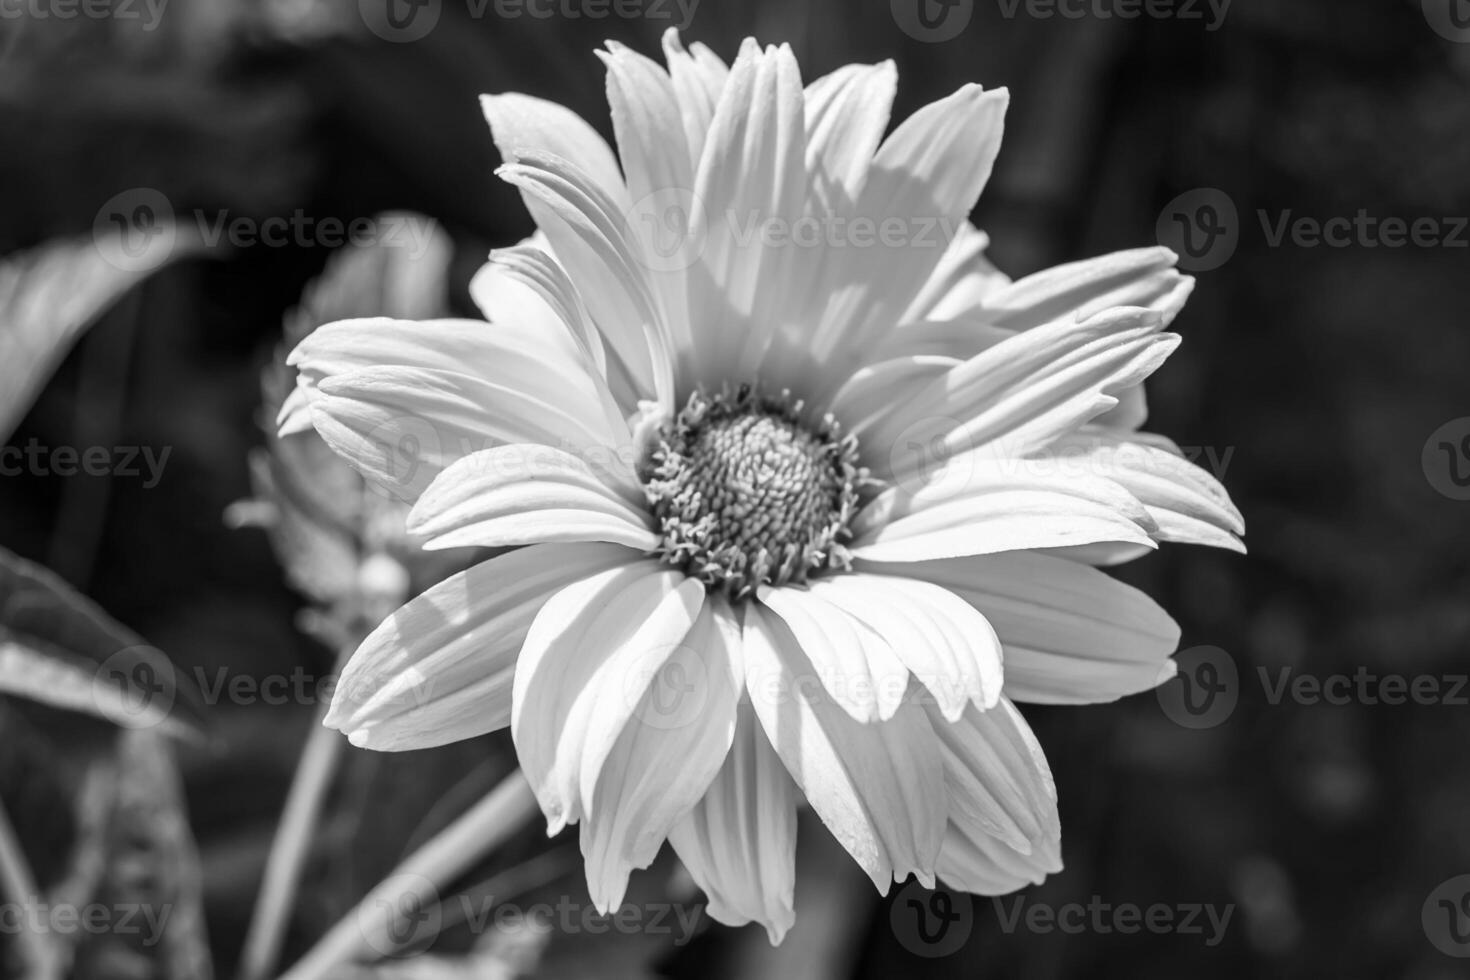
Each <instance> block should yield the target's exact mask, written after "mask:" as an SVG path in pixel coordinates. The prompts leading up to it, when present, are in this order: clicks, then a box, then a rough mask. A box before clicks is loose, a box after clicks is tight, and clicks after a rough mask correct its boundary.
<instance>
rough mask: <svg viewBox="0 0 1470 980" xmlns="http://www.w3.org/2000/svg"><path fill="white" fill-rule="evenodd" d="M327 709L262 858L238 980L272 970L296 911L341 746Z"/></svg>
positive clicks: (319, 714) (257, 978)
mask: <svg viewBox="0 0 1470 980" xmlns="http://www.w3.org/2000/svg"><path fill="white" fill-rule="evenodd" d="M326 711H327V705H326V704H322V705H321V706H319V707H318V708H317V711H316V715H315V717H314V719H313V722H312V727H311V732H310V734H309V735H307V738H306V748H304V749H303V750H302V752H301V759H300V761H299V762H298V763H297V765H296V775H295V776H294V777H292V780H291V790H290V792H289V793H288V794H287V796H286V806H285V809H284V810H282V812H281V823H280V826H279V827H278V828H277V829H276V836H275V839H274V840H273V841H272V842H271V850H270V856H269V857H268V858H266V862H265V873H264V875H263V877H262V879H261V885H260V893H259V894H258V895H257V896H256V900H255V912H254V914H253V915H252V916H251V919H250V930H249V932H247V933H246V936H245V947H244V952H243V953H241V956H240V968H239V971H238V972H237V974H236V975H237V976H238V978H239V980H266V978H267V977H269V976H270V975H271V974H272V973H273V972H274V971H275V968H276V961H277V959H279V957H280V955H281V943H282V941H283V940H284V939H285V936H286V927H287V926H288V925H289V924H290V921H291V911H292V909H293V908H295V905H296V889H297V886H298V885H300V883H301V875H302V873H303V872H304V871H305V869H306V855H307V853H308V852H309V851H310V849H311V844H312V840H313V839H314V838H315V836H316V825H317V818H318V817H319V816H320V814H321V809H322V802H323V801H324V800H325V799H326V795H327V789H328V787H330V786H331V783H332V777H333V776H334V775H335V774H336V772H337V763H338V760H339V759H341V758H342V746H343V744H344V742H345V740H344V739H343V737H342V735H341V733H340V732H336V731H333V730H332V729H330V728H327V727H326V726H325V725H323V724H322V719H323V718H324V717H325V716H326Z"/></svg>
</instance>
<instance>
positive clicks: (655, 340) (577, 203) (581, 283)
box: [496, 152, 673, 407]
mask: <svg viewBox="0 0 1470 980" xmlns="http://www.w3.org/2000/svg"><path fill="white" fill-rule="evenodd" d="M496 173H497V174H498V175H499V176H500V177H501V178H502V179H504V180H505V181H507V182H508V183H511V184H514V185H515V186H517V187H519V188H520V189H521V191H522V192H523V196H524V198H525V200H526V206H527V208H528V209H529V210H530V212H531V216H532V217H534V218H535V219H536V224H537V226H538V227H539V228H540V229H541V230H542V231H544V232H545V233H546V237H547V238H548V239H549V240H550V242H551V246H552V248H553V249H554V250H555V252H556V258H557V261H558V262H560V263H561V264H562V266H563V267H565V269H566V270H567V275H568V277H569V278H570V279H571V281H572V282H574V283H576V285H577V288H578V291H579V293H580V295H581V297H582V300H583V302H584V303H585V304H586V305H587V309H588V310H589V311H590V312H591V314H592V318H593V320H594V321H595V322H596V324H597V326H598V328H599V329H600V330H601V331H602V333H603V335H604V336H605V337H606V338H607V339H608V342H609V344H611V345H612V348H613V350H614V351H615V352H616V353H617V354H618V356H619V358H620V359H621V360H622V362H623V364H624V366H625V367H626V369H627V370H628V372H629V373H630V375H631V376H632V377H633V378H634V380H635V381H636V382H637V384H638V385H639V391H640V392H641V393H642V394H643V395H644V396H645V397H655V396H656V397H657V398H658V399H659V401H660V403H661V404H664V405H665V406H666V407H667V406H668V405H671V404H672V400H673V377H672V371H673V367H672V362H671V360H670V357H671V353H670V340H669V331H668V327H667V325H666V323H665V322H664V311H663V308H662V305H661V303H660V302H659V299H658V297H657V295H656V293H655V289H654V287H653V285H652V283H651V282H650V279H649V272H650V269H649V263H648V260H647V258H646V257H645V256H644V255H643V253H642V251H641V246H640V244H639V240H638V239H637V238H636V236H633V235H631V234H630V232H629V229H628V222H629V221H630V220H631V219H632V218H633V213H632V210H631V204H630V203H629V202H627V201H626V200H625V199H624V200H619V199H618V198H616V197H613V196H610V195H609V194H607V193H606V192H604V191H603V190H602V188H600V187H599V186H598V185H597V184H596V182H595V181H593V180H591V179H590V178H589V177H588V176H587V175H586V174H585V173H583V172H582V171H581V170H579V169H578V168H577V167H576V166H575V165H574V164H572V163H570V162H569V161H567V160H564V159H562V158H560V157H556V156H552V155H548V154H544V153H539V152H536V153H533V152H522V153H521V154H520V155H519V158H518V159H517V161H516V162H514V163H507V164H504V165H502V166H501V167H500V169H499V170H497V171H496Z"/></svg>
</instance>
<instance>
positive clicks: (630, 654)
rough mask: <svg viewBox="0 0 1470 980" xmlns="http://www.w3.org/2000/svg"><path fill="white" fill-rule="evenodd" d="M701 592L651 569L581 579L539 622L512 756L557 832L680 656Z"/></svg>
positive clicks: (517, 709)
mask: <svg viewBox="0 0 1470 980" xmlns="http://www.w3.org/2000/svg"><path fill="white" fill-rule="evenodd" d="M703 604H704V586H703V585H701V584H700V583H699V582H697V581H695V580H694V579H691V578H686V577H685V576H684V575H683V574H682V573H680V572H675V571H669V570H667V569H665V568H663V567H661V566H659V565H658V564H657V563H655V562H652V561H640V562H637V563H636V564H633V565H629V566H625V567H623V568H617V569H613V570H611V571H607V572H603V573H600V574H596V575H591V576H588V577H586V578H584V579H582V580H581V581H578V582H575V583H574V584H572V585H569V586H567V587H566V588H563V589H562V590H561V591H560V592H558V593H557V594H556V595H554V596H553V597H552V598H551V599H550V600H549V601H548V602H547V603H546V604H545V605H544V606H542V608H541V612H540V613H539V614H538V615H537V616H536V620H535V622H533V623H532V624H531V629H530V632H529V633H528V634H527V636H526V642H525V645H524V647H523V648H522V650H521V657H520V660H519V662H518V663H517V664H516V676H515V687H514V691H513V705H512V710H511V732H512V734H513V735H514V736H515V745H516V754H517V755H518V756H519V757H520V762H521V768H522V769H523V770H524V771H525V773H526V778H527V779H528V780H529V781H530V783H531V787H532V788H533V789H534V790H535V791H536V798H537V800H538V801H539V802H540V803H541V809H542V811H543V812H544V813H545V814H546V820H547V824H548V830H549V832H550V833H553V834H554V833H556V832H558V831H560V830H561V828H562V827H563V826H565V825H566V824H568V823H572V822H575V821H577V820H579V819H581V817H582V815H583V813H584V809H583V799H582V789H581V787H582V786H583V785H584V784H585V783H586V782H587V781H588V780H587V779H586V774H589V773H590V774H591V778H593V779H595V778H596V774H597V773H598V772H600V771H601V769H602V764H603V761H604V760H605V759H606V758H607V756H608V753H610V752H611V751H612V748H613V744H614V743H615V742H616V741H617V738H618V735H619V734H620V733H621V732H622V730H623V727H624V726H625V725H626V724H627V722H628V719H629V718H630V717H631V716H632V714H633V712H634V710H635V709H636V708H637V706H638V703H639V701H640V699H641V698H642V695H643V692H644V691H645V690H646V689H647V685H648V682H649V680H650V678H652V677H653V676H654V674H655V673H656V672H657V671H658V669H659V668H660V667H661V666H662V665H663V664H664V662H665V661H666V660H668V659H669V657H670V656H671V655H673V653H674V652H675V650H677V649H678V647H679V645H680V644H681V643H682V642H683V641H684V638H685V637H686V636H687V635H688V633H689V628H690V627H691V626H693V625H694V622H695V620H696V619H697V617H698V615H699V611H700V608H701V606H702V605H703Z"/></svg>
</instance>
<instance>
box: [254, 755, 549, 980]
mask: <svg viewBox="0 0 1470 980" xmlns="http://www.w3.org/2000/svg"><path fill="white" fill-rule="evenodd" d="M539 813H540V810H539V808H538V807H537V804H536V797H535V796H534V795H533V794H532V792H531V787H530V784H528V783H527V782H526V780H525V777H524V776H522V775H521V771H520V770H519V769H517V770H515V771H514V772H512V773H511V774H510V775H509V776H507V777H506V778H505V779H504V780H503V781H502V782H501V784H500V785H499V786H497V787H495V789H493V790H491V791H490V793H488V794H487V795H486V796H485V798H484V799H482V800H481V801H480V802H479V803H477V804H475V805H474V806H473V807H471V808H470V809H469V810H467V811H466V812H465V813H464V814H463V815H462V816H460V817H459V819H457V820H455V821H454V823H452V824H450V825H449V826H448V827H446V828H444V830H442V831H440V832H439V833H438V834H437V835H435V836H434V837H433V838H432V839H430V840H429V842H428V843H426V844H424V846H423V847H420V848H419V849H418V850H417V851H414V852H413V853H412V854H410V855H409V856H408V857H407V858H405V859H404V860H403V862H402V863H401V864H399V865H398V867H397V868H395V869H394V870H393V873H392V874H390V875H389V876H388V877H387V878H385V879H383V881H382V882H381V883H380V884H378V886H377V887H375V888H374V889H373V890H372V891H370V892H368V893H367V895H365V896H363V899H362V901H360V902H358V904H357V907H356V908H354V909H353V910H352V911H351V912H349V913H348V914H347V915H346V916H344V917H343V918H342V919H341V920H340V921H339V922H338V923H337V924H336V925H335V926H333V927H332V928H331V930H330V931H328V932H327V934H326V935H325V936H323V937H322V939H321V941H320V942H318V943H317V944H316V945H315V946H314V947H312V948H311V950H310V951H309V952H308V953H307V954H306V955H305V956H303V957H302V958H301V961H300V962H298V963H297V964H296V965H295V966H294V967H292V968H291V969H290V970H288V971H287V972H286V973H285V974H283V975H282V977H281V980H324V978H326V977H328V976H330V975H331V974H332V971H333V970H334V969H336V968H337V967H339V966H342V965H344V964H347V963H351V962H353V961H355V960H357V959H359V958H361V957H363V956H365V955H377V954H381V953H383V952H384V951H385V950H389V949H392V948H394V947H395V946H397V945H398V944H399V941H400V940H399V938H398V937H401V936H403V935H405V931H404V925H405V924H408V925H409V927H410V929H409V931H410V932H412V926H413V923H412V922H407V920H409V919H410V918H411V917H413V916H414V915H418V914H421V911H420V910H422V909H423V908H424V906H425V905H427V904H432V903H436V902H437V893H438V889H440V888H442V887H445V886H448V885H450V884H451V883H452V882H453V881H454V880H455V879H456V878H458V877H459V876H460V875H462V874H463V873H464V872H465V871H467V870H468V869H469V868H470V867H471V866H473V865H474V864H476V863H477V862H478V861H479V860H480V859H481V858H483V857H485V856H486V855H487V854H489V853H490V852H491V851H492V850H494V849H495V848H496V847H498V846H499V845H500V844H502V843H503V842H504V841H505V840H506V839H508V838H509V837H510V836H511V835H513V834H514V833H516V832H517V831H518V830H520V829H521V827H522V826H523V825H524V824H525V823H526V822H527V821H528V820H530V819H532V818H533V817H535V816H536V815H538V814H539Z"/></svg>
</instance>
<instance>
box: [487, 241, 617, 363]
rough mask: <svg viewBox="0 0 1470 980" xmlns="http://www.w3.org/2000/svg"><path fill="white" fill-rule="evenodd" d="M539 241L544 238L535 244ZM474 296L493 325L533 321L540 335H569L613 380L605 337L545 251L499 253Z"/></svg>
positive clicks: (524, 248) (521, 248) (528, 247)
mask: <svg viewBox="0 0 1470 980" xmlns="http://www.w3.org/2000/svg"><path fill="white" fill-rule="evenodd" d="M538 237H543V236H532V240H534V239H536V238H538ZM528 291H529V294H528ZM532 295H534V296H535V297H537V298H538V299H539V302H537V301H536V300H533V299H532V298H531V297H532ZM470 296H471V298H472V299H474V301H475V305H476V306H478V307H479V308H480V312H481V313H483V314H484V315H485V319H487V320H489V321H491V322H492V323H500V322H505V321H517V322H530V323H532V324H534V329H536V330H538V331H546V332H547V333H556V332H557V331H560V330H566V331H568V332H569V333H570V334H571V335H572V337H573V339H574V340H575V341H576V343H577V346H578V347H579V348H580V349H581V352H582V355H583V356H584V357H586V358H587V361H588V363H590V364H592V365H593V367H595V368H596V369H597V374H598V375H599V376H601V377H604V378H605V377H607V351H606V349H605V348H604V347H603V343H602V335H601V334H599V333H598V332H597V328H596V327H595V326H593V324H592V322H591V320H590V319H589V318H588V316H587V311H586V309H585V307H584V306H583V304H582V298H581V296H579V295H578V294H577V290H576V287H574V286H573V285H572V283H571V280H570V279H568V278H567V274H566V272H565V271H564V270H563V269H562V267H561V265H560V264H559V263H557V261H556V260H555V259H553V258H552V257H551V255H550V254H549V253H548V252H546V251H545V250H544V249H543V248H540V247H537V246H536V245H532V244H524V243H523V244H520V245H516V246H514V247H512V248H499V249H496V250H494V251H493V252H491V253H490V261H489V262H487V263H485V265H484V266H482V267H481V268H480V271H479V272H477V273H475V277H474V278H473V279H472V280H471V281H470Z"/></svg>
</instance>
